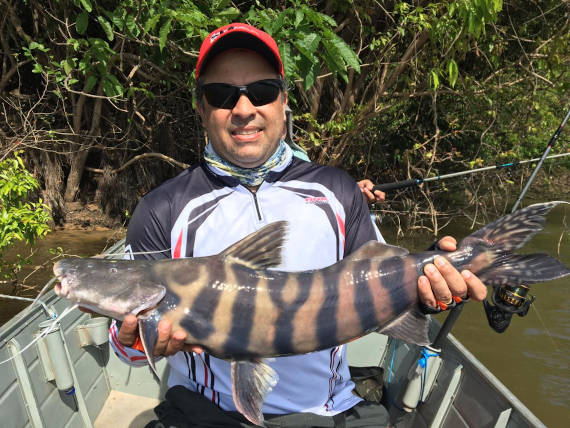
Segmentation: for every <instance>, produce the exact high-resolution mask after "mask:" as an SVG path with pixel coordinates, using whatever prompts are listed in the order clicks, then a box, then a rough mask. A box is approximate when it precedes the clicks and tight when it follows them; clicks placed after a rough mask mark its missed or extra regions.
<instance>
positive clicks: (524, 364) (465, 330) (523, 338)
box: [0, 207, 570, 427]
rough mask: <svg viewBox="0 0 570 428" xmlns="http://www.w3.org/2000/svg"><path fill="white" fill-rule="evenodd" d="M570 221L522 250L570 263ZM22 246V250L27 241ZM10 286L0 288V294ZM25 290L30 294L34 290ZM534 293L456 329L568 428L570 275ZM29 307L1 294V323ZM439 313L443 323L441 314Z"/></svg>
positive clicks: (67, 236)
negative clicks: (506, 311) (526, 302)
mask: <svg viewBox="0 0 570 428" xmlns="http://www.w3.org/2000/svg"><path fill="white" fill-rule="evenodd" d="M568 224H570V207H568V208H567V207H557V208H556V209H555V210H553V212H552V213H551V214H550V215H549V217H548V223H547V227H546V228H545V230H544V231H543V232H541V233H539V234H538V235H537V236H536V237H535V238H534V239H533V240H532V241H531V242H530V243H529V244H527V245H526V246H525V247H524V248H523V250H522V252H523V253H531V252H546V253H549V254H550V255H553V256H556V257H557V258H558V259H559V260H561V261H562V262H563V263H565V264H566V265H567V266H570V230H569V227H568ZM381 229H382V232H383V234H384V235H385V238H386V240H387V241H388V242H390V243H393V244H397V245H400V246H402V247H406V248H408V249H410V250H411V251H414V250H415V251H418V250H422V249H425V248H426V247H427V246H428V245H429V244H430V243H431V242H432V241H433V237H431V236H430V235H428V234H426V235H421V234H416V235H415V236H414V237H412V238H405V239H397V238H396V237H395V231H393V230H390V229H389V228H385V227H384V228H381ZM444 232H445V234H449V235H453V236H456V237H463V236H466V235H468V234H469V233H470V231H469V230H468V227H467V226H466V225H465V224H464V223H463V222H460V221H457V222H456V223H454V224H451V225H450V226H449V227H448V228H446V229H445V231H444ZM118 238H120V236H119V235H118V234H117V233H115V232H112V231H107V230H102V231H82V230H62V231H56V232H52V233H50V234H49V235H48V236H47V237H46V238H45V239H44V240H42V242H41V243H40V244H39V245H38V247H37V252H36V258H35V263H43V262H44V261H45V260H48V259H49V258H51V257H53V255H51V254H50V253H49V249H50V248H55V247H62V248H63V249H64V250H65V252H66V253H68V254H75V255H80V256H88V255H93V254H97V253H99V252H101V251H102V250H103V249H104V248H108V247H109V246H110V245H111V244H112V243H113V242H115V241H116V240H117V239H118ZM17 250H18V251H20V252H22V250H23V247H20V248H18V249H17ZM8 257H9V255H8ZM50 265H51V263H50ZM50 278H51V272H50V269H44V270H43V271H41V272H39V273H37V274H34V276H32V277H31V278H30V279H29V280H28V281H27V282H28V283H30V284H32V283H34V284H38V285H40V286H42V285H43V284H45V283H46V282H47V281H48V280H49V279H50ZM10 291H11V290H7V289H6V288H4V289H2V288H1V287H0V293H5V294H8V293H9V292H10ZM23 294H24V295H26V294H27V295H29V296H30V297H33V296H34V291H28V292H27V293H23ZM531 294H533V295H535V296H536V301H535V303H534V304H533V306H532V307H531V310H530V311H529V313H528V315H527V316H526V317H524V318H520V317H518V316H515V317H514V318H513V320H512V322H511V325H510V327H509V329H508V330H507V331H506V332H505V333H503V334H498V333H495V332H494V331H493V330H491V328H490V327H489V326H488V324H487V320H486V317H485V314H484V310H483V306H482V304H480V303H473V302H472V303H469V304H467V305H466V306H465V308H464V310H463V313H462V315H461V317H460V318H459V320H458V322H457V324H456V325H455V327H454V328H453V331H452V333H453V334H454V335H455V336H456V337H457V338H458V339H459V340H460V341H461V342H462V343H463V344H464V345H465V346H466V347H467V348H468V349H469V350H470V351H471V352H472V353H473V354H474V355H475V356H476V357H477V358H478V359H479V360H480V361H481V362H482V363H483V364H485V365H486V366H487V367H488V368H489V370H491V371H492V372H493V373H494V374H495V376H497V377H498V378H499V379H500V380H501V381H502V382H503V383H504V384H505V385H506V386H507V387H508V388H509V389H511V391H513V393H514V394H515V395H517V397H518V398H519V399H520V400H521V401H522V402H523V403H524V404H525V405H526V406H527V407H529V408H530V410H531V411H533V412H534V413H535V414H536V415H537V416H538V417H539V418H540V419H541V420H542V421H543V422H544V423H545V424H546V425H547V426H549V427H566V426H567V422H568V420H569V419H570V418H569V411H568V409H569V408H570V371H569V370H568V368H569V364H570V278H568V277H567V278H564V279H561V280H557V281H552V282H549V283H546V284H536V285H533V286H532V288H531ZM25 306H26V305H25V304H23V303H19V302H13V301H5V300H3V299H0V325H1V324H2V323H4V322H5V321H7V320H8V319H10V318H11V317H12V316H13V315H14V314H16V313H17V312H19V311H20V310H21V309H23V308H24V307H25ZM438 317H439V321H440V322H442V321H443V319H444V316H438ZM564 421H566V422H564Z"/></svg>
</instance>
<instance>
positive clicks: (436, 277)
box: [424, 263, 451, 304]
mask: <svg viewBox="0 0 570 428" xmlns="http://www.w3.org/2000/svg"><path fill="white" fill-rule="evenodd" d="M424 273H425V275H426V277H427V278H428V279H429V283H430V286H431V290H432V292H433V295H434V297H435V299H436V300H439V301H440V302H443V303H449V302H451V291H450V290H449V287H448V286H447V283H446V282H445V279H444V278H443V276H442V275H441V273H440V272H439V270H437V268H436V267H435V265H433V264H431V263H428V264H427V265H425V267H424ZM424 303H426V302H424ZM426 304H427V303H426Z"/></svg>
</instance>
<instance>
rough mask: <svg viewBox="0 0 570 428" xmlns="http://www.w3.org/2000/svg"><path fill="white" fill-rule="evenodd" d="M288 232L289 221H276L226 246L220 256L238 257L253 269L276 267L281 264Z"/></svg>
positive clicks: (237, 258)
mask: <svg viewBox="0 0 570 428" xmlns="http://www.w3.org/2000/svg"><path fill="white" fill-rule="evenodd" d="M286 234H287V222H286V221H276V222H274V223H270V224H268V225H267V226H265V227H263V228H261V229H259V230H258V231H257V232H254V233H252V234H250V235H248V236H246V237H245V238H243V239H242V240H240V241H238V242H236V243H235V244H234V245H232V246H230V247H228V248H226V249H225V250H224V251H222V252H221V253H220V256H222V257H224V258H226V257H228V258H232V259H236V261H238V262H241V263H242V264H245V265H246V266H249V267H251V268H252V269H267V268H271V267H275V266H278V265H280V264H281V249H282V247H283V243H284V241H285V235H286Z"/></svg>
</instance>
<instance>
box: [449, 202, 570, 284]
mask: <svg viewBox="0 0 570 428" xmlns="http://www.w3.org/2000/svg"><path fill="white" fill-rule="evenodd" d="M561 203H564V204H567V203H568V202H564V201H553V202H546V203H541V204H535V205H530V206H528V207H526V208H522V209H520V210H518V211H515V212H514V213H511V214H508V215H505V216H503V217H501V218H499V219H498V220H495V221H494V222H492V223H490V224H488V225H487V226H485V227H483V228H482V229H479V230H478V231H476V232H475V233H472V234H471V235H469V236H468V237H466V238H465V239H463V240H462V241H461V243H460V244H459V249H458V251H457V254H461V249H464V248H466V247H471V248H472V250H471V252H472V253H473V254H476V255H475V256H474V257H473V259H472V260H471V261H470V262H469V263H468V264H467V265H465V266H464V267H465V268H467V269H470V270H471V271H472V272H473V273H475V274H476V275H477V276H478V277H479V279H481V280H482V281H483V282H484V283H485V284H487V285H493V286H502V285H520V284H523V283H524V284H534V283H536V282H543V281H550V280H552V279H557V278H561V277H563V276H566V275H570V269H568V268H567V267H566V266H564V265H563V264H562V263H561V262H559V261H558V260H556V259H555V258H552V257H550V256H548V255H546V254H529V255H519V254H514V253H513V252H512V251H513V250H516V249H518V248H520V247H522V246H523V245H524V244H525V243H526V242H528V241H529V240H530V239H531V238H532V237H533V236H534V235H535V234H536V233H537V232H539V231H541V230H542V229H543V228H544V225H545V224H546V217H545V216H546V214H548V212H549V211H550V210H551V209H552V208H554V207H555V206H556V205H558V204H561ZM452 258H453V257H452Z"/></svg>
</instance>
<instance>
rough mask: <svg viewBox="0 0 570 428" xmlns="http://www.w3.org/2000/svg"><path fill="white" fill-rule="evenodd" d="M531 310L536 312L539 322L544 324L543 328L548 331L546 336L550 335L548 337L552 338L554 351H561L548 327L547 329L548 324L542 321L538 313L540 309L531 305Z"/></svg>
mask: <svg viewBox="0 0 570 428" xmlns="http://www.w3.org/2000/svg"><path fill="white" fill-rule="evenodd" d="M530 307H531V308H533V309H534V311H535V312H536V316H537V317H538V320H539V321H540V323H541V324H542V326H543V327H544V329H545V330H546V334H547V335H548V337H549V338H550V340H551V341H552V345H554V349H556V350H557V351H560V347H559V346H558V344H557V343H556V341H555V340H554V336H553V335H552V334H551V333H550V330H548V327H546V324H545V323H544V320H543V319H542V317H541V316H540V313H539V312H538V309H536V305H531V306H530Z"/></svg>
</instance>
